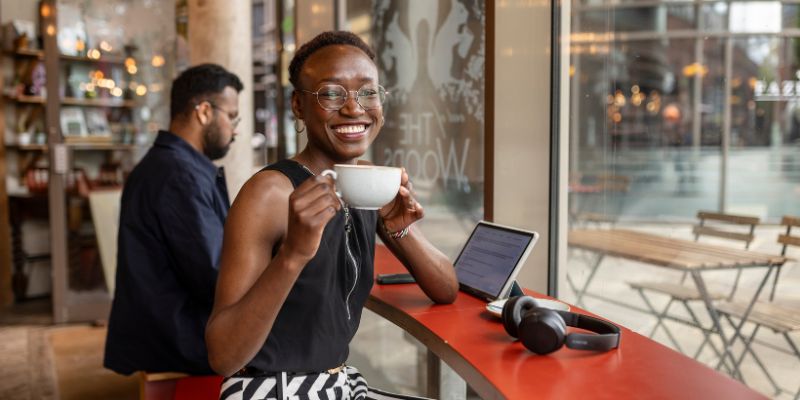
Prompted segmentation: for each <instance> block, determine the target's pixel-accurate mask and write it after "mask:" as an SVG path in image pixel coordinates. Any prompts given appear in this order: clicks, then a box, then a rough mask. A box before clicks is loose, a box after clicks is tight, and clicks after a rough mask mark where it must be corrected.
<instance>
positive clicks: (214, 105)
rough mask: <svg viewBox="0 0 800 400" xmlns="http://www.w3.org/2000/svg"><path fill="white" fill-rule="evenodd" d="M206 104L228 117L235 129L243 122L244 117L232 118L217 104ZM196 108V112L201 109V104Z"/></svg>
mask: <svg viewBox="0 0 800 400" xmlns="http://www.w3.org/2000/svg"><path fill="white" fill-rule="evenodd" d="M206 103H208V105H210V106H211V108H213V109H215V110H217V111H222V113H223V114H225V116H227V117H228V121H231V126H232V127H233V129H236V127H237V126H239V123H240V122H242V116H241V115H236V116H232V115H231V114H230V113H229V112H228V111H225V109H224V108H222V107H220V106H218V105H216V104H214V103H212V102H210V101H206ZM194 108H195V110H196V109H198V108H200V104H198V105H196V106H194Z"/></svg>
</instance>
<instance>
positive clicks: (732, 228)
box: [628, 211, 759, 358]
mask: <svg viewBox="0 0 800 400" xmlns="http://www.w3.org/2000/svg"><path fill="white" fill-rule="evenodd" d="M697 219H698V224H697V225H695V226H694V227H693V229H692V232H693V233H694V238H695V240H696V241H697V240H700V238H701V237H703V236H712V237H717V238H723V239H728V240H733V241H738V242H741V243H743V244H744V248H745V249H748V248H749V247H750V244H751V243H752V242H753V239H754V237H755V236H754V231H755V227H756V225H758V223H759V218H758V217H751V216H744V215H732V214H722V213H713V212H707V211H700V212H698V213H697ZM741 274H742V270H741V269H737V270H736V277H735V279H734V282H733V287H732V289H731V290H730V292H728V293H723V292H721V291H718V290H710V291H709V296H710V297H711V299H712V300H722V299H725V298H728V299H730V298H732V297H733V295H734V294H735V293H736V290H737V289H738V286H739V280H740V278H741ZM686 278H687V273H686V272H684V273H683V275H682V277H681V279H680V281H678V282H666V281H639V282H628V285H630V287H631V288H633V289H634V290H636V292H637V293H639V296H640V297H641V298H642V300H643V301H644V303H645V306H646V307H647V308H648V309H649V311H650V312H651V313H652V314H653V315H655V316H656V318H657V321H656V324H655V326H654V327H653V328H652V329H651V330H650V333H649V334H648V337H651V338H652V337H653V336H654V335H655V333H656V332H657V331H658V328H662V329H663V330H664V333H665V334H666V335H667V338H668V339H669V340H670V342H672V344H673V345H674V346H675V348H676V349H678V351H680V352H681V353H686V352H685V351H683V349H682V347H681V345H680V343H679V342H678V341H677V339H676V338H675V336H674V335H673V334H672V331H670V329H669V327H667V326H666V325H665V324H664V322H665V319H669V320H673V321H677V322H681V323H684V324H686V325H689V326H692V327H695V328H698V329H700V330H701V331H702V332H703V342H702V343H701V345H700V347H698V349H697V351H696V352H695V354H694V358H697V357H698V356H699V355H700V353H701V352H702V351H703V349H704V348H705V346H706V344H709V345H710V346H711V348H712V349H713V350H714V352H715V353H716V354H717V355H720V354H721V352H720V350H719V349H717V348H716V347H715V346H714V344H713V343H712V342H711V341H710V340H709V338H710V334H711V331H712V329H710V328H705V327H704V326H703V324H702V323H701V322H700V320H699V319H698V317H697V314H696V313H695V312H694V310H692V308H691V307H690V305H689V302H692V301H697V302H699V301H702V300H703V299H702V296H701V294H700V292H699V291H698V290H697V288H696V287H695V286H694V285H692V284H686ZM646 292H652V293H657V294H661V295H666V296H669V301H668V302H667V305H666V306H665V307H664V308H663V309H661V310H660V311H659V310H658V309H656V307H655V306H654V305H653V303H652V302H651V301H650V298H648V297H647V296H646V295H645V293H646ZM675 302H678V303H680V304H682V305H683V307H684V309H685V310H686V312H687V313H688V314H689V317H690V318H691V320H686V319H685V318H678V317H675V316H672V315H670V314H669V310H670V308H671V307H672V305H673V304H674V303H675Z"/></svg>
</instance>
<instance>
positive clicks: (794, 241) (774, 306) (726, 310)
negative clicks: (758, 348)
mask: <svg viewBox="0 0 800 400" xmlns="http://www.w3.org/2000/svg"><path fill="white" fill-rule="evenodd" d="M781 225H785V226H786V231H785V233H783V234H780V235H778V243H780V244H781V245H782V249H781V255H782V256H784V257H786V256H787V254H786V253H787V249H788V248H789V246H796V247H797V248H800V217H791V216H784V217H783V218H782V220H781ZM793 228H794V232H792V230H793ZM782 268H783V267H781V269H782ZM781 269H778V272H777V274H776V275H775V281H774V284H773V290H772V293H771V294H770V298H769V301H758V302H756V303H755V305H753V309H752V311H751V312H750V314H749V315H748V317H747V322H750V323H752V324H753V325H754V328H753V331H752V332H751V333H750V334H749V335H748V336H747V337H745V336H744V332H741V330H742V328H743V326H742V327H740V328H739V329H737V331H736V332H734V335H733V337H732V340H731V343H733V342H735V340H736V339H737V337H738V338H741V339H742V343H744V350H743V351H742V354H741V356H740V357H739V358H738V359H737V360H734V362H735V363H736V365H740V364H741V362H742V361H743V360H744V358H745V357H746V356H747V354H750V355H751V356H752V358H753V360H755V361H756V364H758V366H759V368H761V371H762V372H764V374H765V376H766V377H767V379H768V380H769V381H770V383H771V384H772V387H773V388H774V389H775V395H776V396H777V395H778V394H780V393H781V392H783V391H784V390H783V389H782V388H781V387H780V386H779V385H778V384H777V383H776V382H775V379H774V378H773V377H772V375H771V374H770V373H769V371H768V370H767V368H766V366H765V365H764V363H763V362H762V361H761V360H760V358H759V357H758V356H757V355H756V353H755V352H754V351H753V348H752V344H753V340H754V339H755V337H756V334H758V331H759V329H760V328H761V327H765V328H769V329H771V330H772V331H773V332H774V333H776V334H779V335H782V336H783V337H784V338H785V339H786V342H787V343H788V344H789V348H790V349H791V351H792V352H793V353H794V354H795V355H796V356H797V359H798V360H800V346H799V345H798V344H797V343H796V342H795V341H793V340H792V337H791V336H790V334H791V333H797V332H800V306H798V305H797V304H789V303H784V302H781V301H780V300H776V299H775V287H776V286H777V284H778V280H777V279H778V276H779V274H780V271H781ZM747 307H748V303H747V302H744V301H723V302H720V303H719V304H717V305H716V309H717V311H719V312H720V313H721V314H722V315H723V316H725V318H726V319H727V320H728V322H729V323H730V324H731V326H733V327H734V329H736V328H737V327H738V326H739V325H741V324H738V325H737V324H736V323H734V321H733V318H737V319H739V320H740V321H741V318H742V316H743V315H745V314H746V312H747ZM721 362H722V360H720V363H721ZM794 398H795V400H797V399H800V388H797V391H796V392H795V395H794Z"/></svg>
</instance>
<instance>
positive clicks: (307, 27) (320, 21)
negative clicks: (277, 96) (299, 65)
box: [287, 0, 338, 153]
mask: <svg viewBox="0 0 800 400" xmlns="http://www.w3.org/2000/svg"><path fill="white" fill-rule="evenodd" d="M294 4H295V5H294V7H295V16H296V18H297V21H296V23H295V37H296V38H297V48H300V46H302V45H303V44H304V43H305V42H307V41H309V40H311V39H313V38H314V36H317V35H318V34H320V33H322V32H325V31H332V30H335V29H336V18H337V14H338V12H337V5H336V2H335V1H334V0H295V3H294ZM287 65H288V64H287ZM287 74H288V72H287ZM312 90H314V89H312ZM289 112H291V110H289ZM306 143H308V137H306V135H305V133H302V134H299V135H297V152H298V153H299V152H300V151H302V150H303V148H305V147H306Z"/></svg>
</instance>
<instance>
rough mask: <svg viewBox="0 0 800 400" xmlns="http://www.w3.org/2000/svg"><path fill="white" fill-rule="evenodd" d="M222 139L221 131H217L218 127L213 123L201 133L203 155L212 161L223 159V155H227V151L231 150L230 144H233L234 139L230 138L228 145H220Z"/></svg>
mask: <svg viewBox="0 0 800 400" xmlns="http://www.w3.org/2000/svg"><path fill="white" fill-rule="evenodd" d="M221 138H222V131H221V130H220V129H219V126H218V125H217V124H216V121H213V123H212V124H210V125H209V126H208V127H206V129H205V130H204V131H203V142H204V143H203V144H204V146H203V150H204V151H203V153H204V154H205V155H206V157H208V158H210V159H212V160H219V159H220V158H222V157H225V154H228V150H230V149H231V143H233V140H234V137H233V136H231V140H230V141H229V142H228V143H225V144H223V145H220V142H221Z"/></svg>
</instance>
